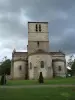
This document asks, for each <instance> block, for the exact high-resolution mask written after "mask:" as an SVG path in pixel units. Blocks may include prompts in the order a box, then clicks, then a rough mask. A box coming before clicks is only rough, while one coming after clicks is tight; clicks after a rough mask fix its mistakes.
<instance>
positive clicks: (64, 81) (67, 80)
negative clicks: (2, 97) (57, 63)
mask: <svg viewBox="0 0 75 100" xmlns="http://www.w3.org/2000/svg"><path fill="white" fill-rule="evenodd" d="M44 84H75V77H71V78H55V79H50V80H44ZM7 85H8V86H14V85H39V83H38V81H37V80H9V81H7Z"/></svg>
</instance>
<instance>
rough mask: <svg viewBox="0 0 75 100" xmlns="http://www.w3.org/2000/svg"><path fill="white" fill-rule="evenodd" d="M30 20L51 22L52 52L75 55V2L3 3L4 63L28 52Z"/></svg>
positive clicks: (0, 50) (0, 48)
mask: <svg viewBox="0 0 75 100" xmlns="http://www.w3.org/2000/svg"><path fill="white" fill-rule="evenodd" d="M28 21H47V22H48V23H49V27H48V29H49V40H50V51H59V50H61V51H63V52H64V53H65V54H66V56H67V58H68V56H69V55H70V54H75V42H74V40H75V0H0V60H1V59H2V58H3V57H4V56H7V57H8V58H11V56H12V51H13V49H14V48H15V49H16V50H17V51H26V49H27V44H28V42H27V40H28V37H27V36H28V34H27V32H28V30H27V25H28V24H27V23H28Z"/></svg>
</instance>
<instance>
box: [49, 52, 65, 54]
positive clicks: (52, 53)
mask: <svg viewBox="0 0 75 100" xmlns="http://www.w3.org/2000/svg"><path fill="white" fill-rule="evenodd" d="M50 54H51V55H56V54H57V55H65V54H64V53H63V52H50Z"/></svg>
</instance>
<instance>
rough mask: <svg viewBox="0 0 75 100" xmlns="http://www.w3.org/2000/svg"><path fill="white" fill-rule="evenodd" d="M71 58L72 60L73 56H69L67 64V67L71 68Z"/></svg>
mask: <svg viewBox="0 0 75 100" xmlns="http://www.w3.org/2000/svg"><path fill="white" fill-rule="evenodd" d="M73 58H74V56H73V55H71V56H70V57H69V60H68V63H67V64H68V66H69V67H72V64H73V62H74V60H73Z"/></svg>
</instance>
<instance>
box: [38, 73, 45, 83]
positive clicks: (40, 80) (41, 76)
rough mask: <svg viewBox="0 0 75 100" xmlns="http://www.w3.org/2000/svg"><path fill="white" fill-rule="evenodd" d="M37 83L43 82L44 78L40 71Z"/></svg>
mask: <svg viewBox="0 0 75 100" xmlns="http://www.w3.org/2000/svg"><path fill="white" fill-rule="evenodd" d="M39 83H44V78H43V75H42V72H40V76H39Z"/></svg>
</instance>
